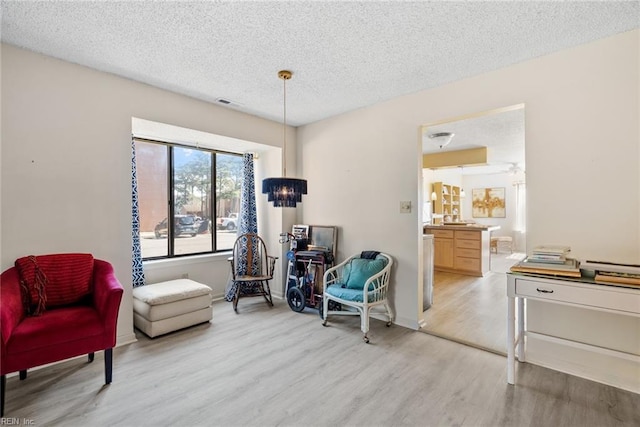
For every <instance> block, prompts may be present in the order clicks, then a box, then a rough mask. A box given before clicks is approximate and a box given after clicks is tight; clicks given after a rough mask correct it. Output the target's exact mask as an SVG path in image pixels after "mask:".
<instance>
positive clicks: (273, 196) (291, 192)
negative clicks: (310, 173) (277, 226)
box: [262, 177, 307, 208]
mask: <svg viewBox="0 0 640 427" xmlns="http://www.w3.org/2000/svg"><path fill="white" fill-rule="evenodd" d="M262 192H263V193H264V194H266V195H267V200H268V201H269V202H273V206H274V207H276V208H295V207H296V204H297V203H300V202H302V195H303V194H307V180H306V179H298V178H284V177H283V178H265V179H263V180H262Z"/></svg>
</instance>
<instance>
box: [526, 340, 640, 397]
mask: <svg viewBox="0 0 640 427" xmlns="http://www.w3.org/2000/svg"><path fill="white" fill-rule="evenodd" d="M525 349H526V350H525V361H526V362H528V363H532V364H534V365H539V366H543V367H545V368H549V369H554V370H556V371H560V372H564V373H567V374H571V375H575V376H577V377H581V378H586V379H588V380H592V381H597V382H600V383H603V384H607V385H610V386H613V387H617V388H620V389H623V390H627V391H631V392H634V393H639V394H640V356H638V355H635V354H629V353H621V352H615V351H611V350H608V349H604V348H600V347H594V346H589V345H585V344H581V343H577V342H573V341H566V340H560V339H557V338H554V337H550V336H546V335H542V334H535V333H527V338H526V346H525Z"/></svg>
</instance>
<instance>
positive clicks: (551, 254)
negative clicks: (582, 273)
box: [527, 245, 571, 264]
mask: <svg viewBox="0 0 640 427" xmlns="http://www.w3.org/2000/svg"><path fill="white" fill-rule="evenodd" d="M569 252H571V248H570V247H569V246H559V245H544V246H536V247H535V248H533V253H532V254H531V255H530V256H529V257H527V259H528V260H529V261H531V262H541V263H544V264H564V263H565V262H566V261H567V255H569Z"/></svg>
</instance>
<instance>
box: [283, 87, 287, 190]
mask: <svg viewBox="0 0 640 427" xmlns="http://www.w3.org/2000/svg"><path fill="white" fill-rule="evenodd" d="M282 88H283V89H282V93H283V94H284V96H283V98H284V99H283V102H282V106H283V107H282V108H283V113H282V116H283V118H284V119H283V121H282V134H283V140H284V146H283V148H282V176H283V177H285V178H286V177H287V79H286V78H283V79H282Z"/></svg>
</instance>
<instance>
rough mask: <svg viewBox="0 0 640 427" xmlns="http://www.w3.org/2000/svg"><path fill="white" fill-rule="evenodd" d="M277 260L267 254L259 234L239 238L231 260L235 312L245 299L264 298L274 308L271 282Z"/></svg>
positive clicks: (234, 246) (249, 234)
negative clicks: (240, 300) (239, 302)
mask: <svg viewBox="0 0 640 427" xmlns="http://www.w3.org/2000/svg"><path fill="white" fill-rule="evenodd" d="M277 259H278V258H277V257H273V256H270V255H269V254H268V253H267V246H266V245H265V244H264V241H263V240H262V238H260V236H258V235H257V234H254V233H246V234H242V235H240V236H238V238H237V239H236V242H235V244H234V245H233V256H232V257H231V258H229V262H230V263H231V276H232V278H231V280H232V282H233V287H234V290H233V292H234V293H233V295H234V296H233V310H234V311H235V312H236V313H237V312H238V300H239V299H240V298H243V297H255V296H263V297H264V299H265V300H266V301H267V304H269V305H270V306H272V307H273V299H272V298H271V289H270V288H269V281H270V280H271V279H273V270H274V267H275V264H276V260H277Z"/></svg>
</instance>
